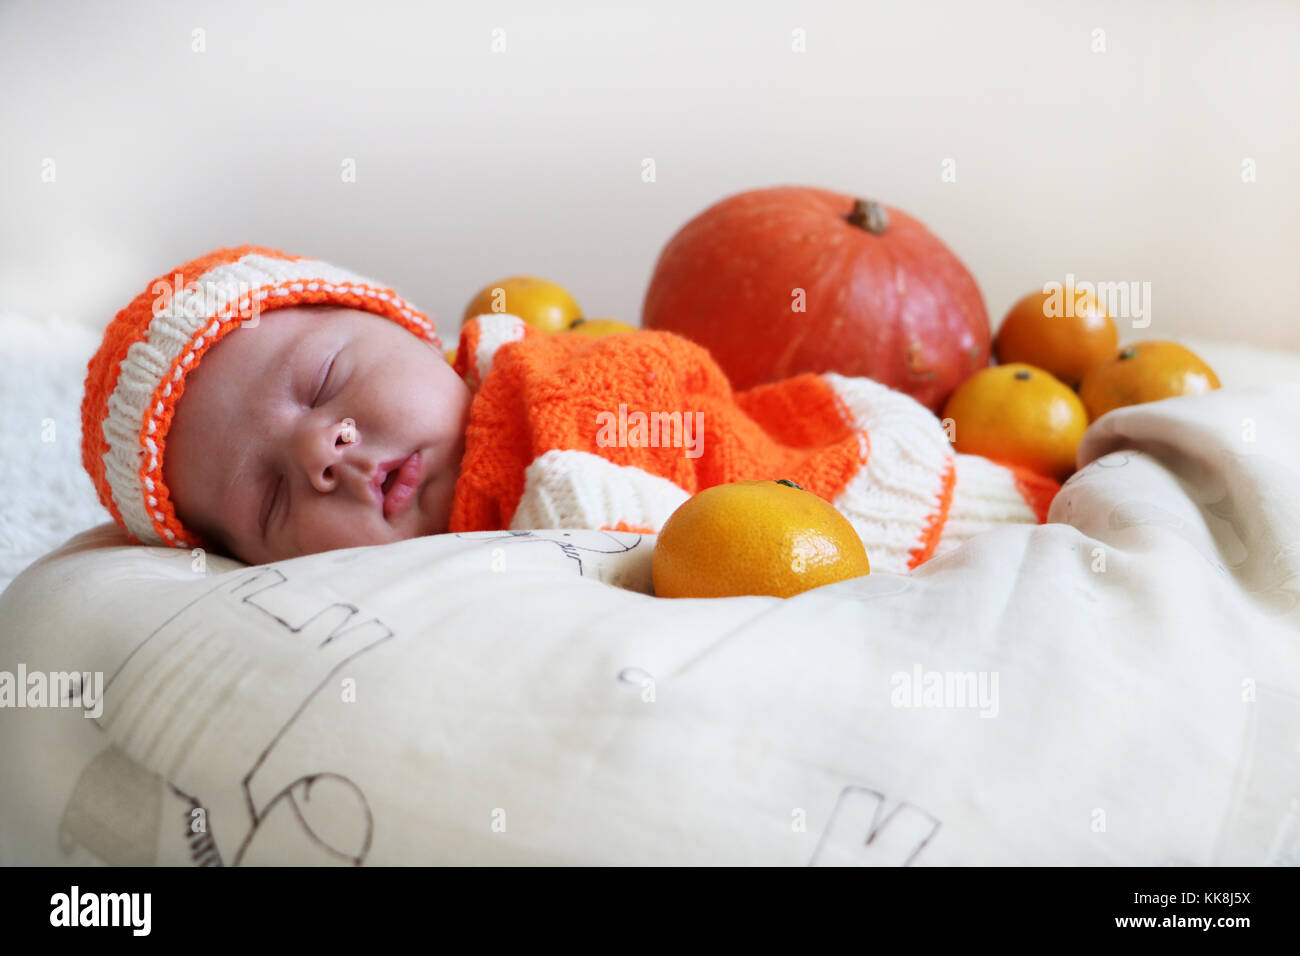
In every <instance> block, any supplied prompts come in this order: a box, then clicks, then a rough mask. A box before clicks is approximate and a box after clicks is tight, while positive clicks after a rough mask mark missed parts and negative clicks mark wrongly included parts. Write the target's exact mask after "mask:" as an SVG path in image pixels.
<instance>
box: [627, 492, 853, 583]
mask: <svg viewBox="0 0 1300 956" xmlns="http://www.w3.org/2000/svg"><path fill="white" fill-rule="evenodd" d="M870 571H871V566H870V564H869V563H868V562H867V551H866V548H864V547H863V546H862V539H861V538H859V537H858V533H857V532H856V531H855V530H854V529H853V525H851V524H849V519H848V518H846V517H844V515H842V514H840V513H839V512H838V511H837V510H836V509H835V506H834V505H832V504H831V503H830V502H829V501H826V500H825V499H824V498H820V497H818V496H817V495H815V494H813V493H812V492H811V491H805V490H804V489H802V488H800V487H799V486H798V485H796V484H794V483H793V482H790V483H785V482H784V480H782V481H733V482H731V483H729V484H725V485H714V486H713V487H712V488H706V489H705V490H704V491H701V492H699V493H698V494H696V495H693V496H692V497H691V498H689V499H687V500H686V501H685V502H683V503H682V505H681V506H680V507H679V508H678V509H677V510H676V511H674V512H673V513H672V514H671V515H669V516H668V520H667V521H666V522H665V523H664V526H663V529H662V530H661V531H660V532H659V540H658V541H657V542H656V543H655V550H654V557H653V559H652V574H653V576H654V589H655V594H656V595H658V596H659V597H733V596H736V595H741V594H769V595H772V596H773V597H790V596H791V595H794V594H798V593H800V592H801V591H807V590H809V589H810V588H815V587H820V586H821V585H823V584H831V583H832V582H834V581H843V580H845V579H846V578H856V577H860V576H861V575H864V574H868V573H870Z"/></svg>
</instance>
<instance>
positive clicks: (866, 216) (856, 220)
mask: <svg viewBox="0 0 1300 956" xmlns="http://www.w3.org/2000/svg"><path fill="white" fill-rule="evenodd" d="M848 219H849V223H850V224H851V225H854V226H857V227H858V228H859V229H865V230H866V231H867V232H869V233H871V234H872V235H873V236H883V235H884V234H885V230H886V229H888V228H889V213H888V212H886V211H885V207H884V206H882V205H880V203H878V202H876V201H875V200H874V199H855V200H853V211H852V212H850V213H849V216H848Z"/></svg>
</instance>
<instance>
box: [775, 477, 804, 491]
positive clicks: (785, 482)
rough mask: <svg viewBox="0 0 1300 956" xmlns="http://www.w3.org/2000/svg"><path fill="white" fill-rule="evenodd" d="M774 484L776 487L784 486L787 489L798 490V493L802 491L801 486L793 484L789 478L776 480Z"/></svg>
mask: <svg viewBox="0 0 1300 956" xmlns="http://www.w3.org/2000/svg"><path fill="white" fill-rule="evenodd" d="M776 483H777V484H778V485H785V486H786V487H788V488H798V489H799V490H800V491H803V490H804V488H803V485H798V484H795V483H794V482H793V481H791V480H790V479H789V478H778V479H776Z"/></svg>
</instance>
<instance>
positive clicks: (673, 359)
mask: <svg viewBox="0 0 1300 956" xmlns="http://www.w3.org/2000/svg"><path fill="white" fill-rule="evenodd" d="M455 368H456V371H457V373H459V374H460V375H461V377H462V378H463V379H464V380H465V382H466V383H467V384H468V385H469V387H470V388H471V390H473V391H474V393H475V394H474V399H473V401H472V403H471V406H470V416H469V425H468V428H467V430H466V433H465V456H464V460H463V463H462V466H461V475H460V478H459V480H458V482H457V484H456V491H455V497H454V499H453V502H452V512H451V526H450V530H451V531H484V530H503V529H525V528H601V529H610V530H622V531H639V532H647V533H657V532H658V531H659V530H660V528H662V527H663V524H664V522H665V521H666V520H667V519H668V516H669V515H671V514H672V513H673V511H674V510H675V509H676V508H677V507H678V506H679V505H681V504H682V502H684V501H685V500H686V499H687V498H689V497H690V496H691V495H693V494H695V493H696V492H699V491H702V490H704V489H705V488H708V487H711V486H713V485H717V484H722V483H724V482H730V481H739V480H741V479H744V478H789V479H791V480H793V481H795V482H797V483H798V484H799V485H801V486H803V487H804V488H806V489H807V490H809V491H812V492H814V493H815V494H818V495H820V496H821V497H822V498H825V499H826V500H827V501H829V502H831V503H832V504H834V505H835V507H836V508H838V509H839V511H840V512H841V513H843V514H844V516H845V517H846V518H848V519H849V521H850V522H851V523H852V524H853V527H854V528H855V529H856V530H857V532H858V534H859V535H860V536H861V537H862V542H863V544H864V545H865V546H866V549H867V555H868V557H869V558H870V560H871V567H872V569H873V570H878V571H895V572H906V571H908V570H911V569H913V568H915V567H917V566H918V565H920V564H921V563H923V562H924V561H926V560H928V559H929V558H931V557H932V556H934V555H936V554H942V553H943V552H945V551H948V550H950V549H952V548H954V547H956V546H957V545H959V544H960V543H961V542H962V541H964V540H966V539H967V538H969V537H971V536H972V535H974V534H977V533H979V532H981V531H985V530H987V529H989V528H993V527H996V526H998V525H1001V524H1006V523H1011V522H1028V523H1036V522H1042V521H1044V520H1045V518H1046V515H1047V508H1048V506H1049V504H1050V503H1051V499H1052V497H1053V496H1054V495H1055V494H1056V492H1057V491H1058V490H1059V488H1060V486H1059V485H1058V484H1057V483H1056V482H1055V481H1052V480H1051V479H1048V478H1044V477H1041V476H1037V475H1032V474H1029V473H1027V472H1023V471H1021V470H1019V469H1014V468H1009V467H1004V466H1002V465H999V464H996V463H994V462H992V461H989V460H987V459H985V458H980V457H978V456H975V455H965V454H958V453H956V452H954V451H953V449H952V447H951V445H950V444H949V442H948V440H947V436H946V434H945V432H944V430H943V426H942V425H941V424H940V422H939V420H938V418H936V417H935V416H934V414H933V413H932V412H930V411H929V409H927V408H925V407H924V406H923V405H921V404H920V403H919V402H917V401H915V400H914V399H912V398H911V397H909V396H907V395H905V394H903V393H902V392H898V391H895V390H894V389H891V388H888V387H886V386H884V385H881V384H880V383H878V382H875V381H872V380H871V379H866V378H848V377H845V376H842V375H837V374H834V373H829V372H828V373H825V374H821V375H811V374H805V375H799V376H796V377H794V378H789V379H785V380H783V381H780V382H774V383H771V384H768V385H760V386H757V387H755V388H751V389H749V390H747V391H743V392H735V391H733V390H732V388H731V386H730V384H729V383H728V381H727V378H726V376H725V375H724V374H723V372H722V370H721V369H720V368H719V367H718V366H717V364H716V363H715V362H714V361H713V360H712V358H711V357H710V355H709V353H708V352H707V351H706V350H705V349H703V348H701V347H700V346H697V345H695V344H693V343H691V342H689V341H687V340H686V339H684V338H681V337H679V336H677V335H674V334H672V333H669V332H652V331H637V332H630V333H624V334H621V335H611V336H607V337H604V338H598V339H593V338H588V337H585V336H579V335H549V334H545V333H542V332H539V331H537V330H536V329H534V328H532V327H531V326H528V325H525V324H524V323H523V322H522V321H520V320H519V319H517V318H515V317H514V316H511V315H481V316H479V317H477V318H474V319H470V320H468V321H467V322H466V323H465V325H464V327H463V328H462V330H461V336H460V344H459V348H458V351H457V356H456V365H455Z"/></svg>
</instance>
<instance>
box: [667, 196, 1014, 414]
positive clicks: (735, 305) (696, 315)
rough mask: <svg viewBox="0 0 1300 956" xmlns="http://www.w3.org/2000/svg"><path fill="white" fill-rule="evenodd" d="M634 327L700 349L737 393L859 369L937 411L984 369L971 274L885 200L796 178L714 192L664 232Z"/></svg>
mask: <svg viewBox="0 0 1300 956" xmlns="http://www.w3.org/2000/svg"><path fill="white" fill-rule="evenodd" d="M641 324H642V326H643V327H644V328H649V329H661V330H666V331H669V332H676V333H678V334H679V335H682V336H685V337H686V338H688V339H691V340H692V341H694V342H697V343H698V344H700V345H703V346H704V347H705V348H707V349H708V350H709V351H710V352H711V353H712V354H713V357H714V359H715V360H716V361H717V362H718V364H719V365H720V366H721V367H722V369H723V371H725V372H726V374H727V376H728V378H729V379H730V380H731V383H732V386H733V387H734V388H736V389H746V388H750V387H752V386H755V385H759V384H762V383H764V382H771V381H776V380H778V379H782V378H788V377H790V376H792V375H798V374H800V373H802V372H839V373H840V374H842V375H854V376H865V377H867V378H872V379H875V380H876V381H878V382H882V383H884V384H886V385H889V386H891V387H893V388H897V389H899V390H901V391H903V392H906V393H907V394H909V395H911V396H912V397H914V398H915V399H917V401H919V402H921V403H922V404H924V405H926V406H927V407H929V408H930V409H931V410H932V411H936V412H937V411H938V410H939V409H940V408H942V407H943V403H944V401H945V400H946V399H947V398H948V396H949V395H950V394H951V393H952V392H953V390H954V389H956V387H957V386H958V385H959V384H961V382H962V381H963V380H964V379H966V378H967V377H968V376H969V375H970V374H971V373H972V372H974V371H976V370H978V369H981V368H985V367H986V366H988V364H989V351H990V342H991V333H990V329H989V317H988V311H987V310H986V309H985V307H984V299H983V296H981V295H980V290H979V286H977V285H976V283H975V280H974V278H973V277H972V276H971V274H970V273H969V272H968V271H967V270H966V267H965V266H963V265H962V263H961V261H960V260H959V259H958V258H957V257H956V256H955V255H954V254H953V253H952V252H951V251H950V250H949V249H948V247H947V246H945V245H944V244H943V243H942V242H941V241H939V239H938V238H936V237H935V236H934V235H933V234H932V233H931V232H930V231H929V230H928V229H926V228H925V226H923V225H922V224H921V223H920V222H918V221H917V220H915V219H913V218H912V217H911V216H909V215H907V214H906V213H904V212H902V211H901V210H898V209H895V208H893V207H889V206H884V205H882V204H880V203H877V202H873V201H868V200H863V199H857V198H855V197H853V196H849V195H845V194H843V193H838V192H832V191H830V190H826V189H817V188H813V187H805V186H777V187H772V188H767V189H756V190H752V191H749V192H744V193H739V194H737V195H734V196H731V197H728V198H726V199H723V200H722V201H721V202H718V203H716V204H715V205H713V206H710V207H709V208H708V209H706V210H705V211H704V212H702V213H700V214H699V215H698V216H696V217H695V218H694V219H692V220H691V221H690V222H688V223H687V224H686V225H685V226H683V227H682V228H681V229H680V230H679V231H678V232H677V234H676V235H674V236H673V237H672V239H671V240H669V242H668V244H667V245H666V246H665V247H664V249H663V251H662V252H661V253H660V255H659V260H658V262H657V263H656V264H655V268H654V273H653V275H652V276H651V279H650V286H649V288H648V289H647V291H646V296H645V302H644V305H643V309H642V319H641Z"/></svg>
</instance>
